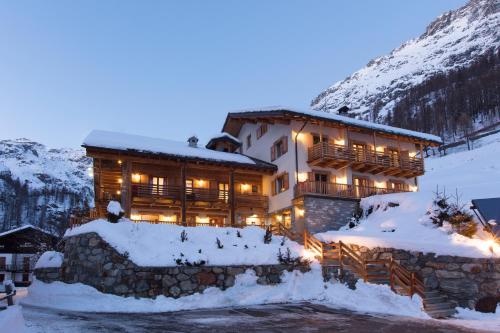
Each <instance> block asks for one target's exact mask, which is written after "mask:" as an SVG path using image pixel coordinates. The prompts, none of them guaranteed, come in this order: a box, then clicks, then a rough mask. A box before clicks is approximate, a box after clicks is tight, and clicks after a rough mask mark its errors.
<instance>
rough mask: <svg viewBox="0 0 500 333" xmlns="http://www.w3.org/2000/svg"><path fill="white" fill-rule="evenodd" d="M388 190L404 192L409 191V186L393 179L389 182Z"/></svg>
mask: <svg viewBox="0 0 500 333" xmlns="http://www.w3.org/2000/svg"><path fill="white" fill-rule="evenodd" d="M387 188H388V189H389V190H394V191H396V192H404V191H408V190H409V186H408V184H405V183H404V182H403V181H401V180H395V179H391V180H389V181H388V182H387Z"/></svg>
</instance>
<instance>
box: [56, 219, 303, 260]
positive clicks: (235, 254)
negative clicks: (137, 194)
mask: <svg viewBox="0 0 500 333" xmlns="http://www.w3.org/2000/svg"><path fill="white" fill-rule="evenodd" d="M183 230H185V231H186V233H187V240H186V241H184V242H182V241H181V232H182V231H183ZM238 231H239V232H240V234H241V237H238V236H237V232H238ZM89 232H96V233H98V234H99V235H100V236H101V237H102V238H103V239H104V240H105V241H106V242H108V243H109V244H110V245H111V246H112V247H114V248H115V249H116V250H117V251H118V252H119V253H122V254H123V253H125V252H128V256H129V259H130V260H132V261H133V262H134V263H135V264H137V265H139V266H175V265H176V262H175V260H176V259H181V260H182V261H184V260H188V261H190V262H192V263H193V262H198V261H200V260H204V261H205V262H206V265H264V264H277V263H278V257H277V256H278V251H279V250H280V249H281V252H282V253H286V250H287V248H290V251H291V254H292V256H293V257H297V256H305V257H306V256H309V255H310V254H309V252H307V251H305V250H304V248H303V246H301V245H299V244H298V243H296V242H293V241H291V240H289V239H286V241H285V244H284V246H281V241H282V237H276V236H273V238H272V241H271V243H269V244H265V243H264V234H265V230H264V229H262V228H260V227H246V228H242V229H238V228H214V227H195V228H190V227H182V226H177V225H168V224H150V223H145V222H141V223H135V222H131V221H130V220H128V219H121V222H120V223H109V222H107V221H106V220H103V219H99V220H95V221H92V222H89V223H86V224H84V225H82V226H79V227H77V228H74V229H70V230H68V231H66V234H65V235H64V236H65V237H70V236H74V235H78V234H83V233H89ZM217 238H219V240H220V241H221V244H222V245H223V248H222V249H219V248H218V247H217V244H216V239H217ZM245 245H246V246H247V247H245ZM200 250H201V253H200ZM181 254H182V255H181Z"/></svg>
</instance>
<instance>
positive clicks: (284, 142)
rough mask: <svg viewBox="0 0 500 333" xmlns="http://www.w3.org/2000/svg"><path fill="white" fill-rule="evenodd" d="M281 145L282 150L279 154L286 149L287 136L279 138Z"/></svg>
mask: <svg viewBox="0 0 500 333" xmlns="http://www.w3.org/2000/svg"><path fill="white" fill-rule="evenodd" d="M281 142H282V143H281V146H282V147H283V152H282V154H281V155H284V154H285V153H286V152H287V151H288V137H287V136H284V137H282V138H281Z"/></svg>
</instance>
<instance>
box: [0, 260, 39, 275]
mask: <svg viewBox="0 0 500 333" xmlns="http://www.w3.org/2000/svg"><path fill="white" fill-rule="evenodd" d="M33 266H34V265H32V264H31V263H30V264H29V265H27V264H24V263H22V262H21V263H17V264H6V265H2V266H0V272H12V273H16V272H19V273H20V272H26V273H28V272H31V271H33Z"/></svg>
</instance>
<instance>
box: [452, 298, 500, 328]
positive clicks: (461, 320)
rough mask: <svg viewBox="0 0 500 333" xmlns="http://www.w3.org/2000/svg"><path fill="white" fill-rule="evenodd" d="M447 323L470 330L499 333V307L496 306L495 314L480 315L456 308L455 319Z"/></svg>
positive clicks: (472, 311) (479, 313)
mask: <svg viewBox="0 0 500 333" xmlns="http://www.w3.org/2000/svg"><path fill="white" fill-rule="evenodd" d="M447 322H449V323H450V324H455V325H460V326H465V327H468V328H471V329H477V330H488V331H493V332H500V305H499V306H497V309H496V313H481V312H477V311H474V310H470V309H464V308H457V314H456V315H455V319H449V320H448V321H447Z"/></svg>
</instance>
